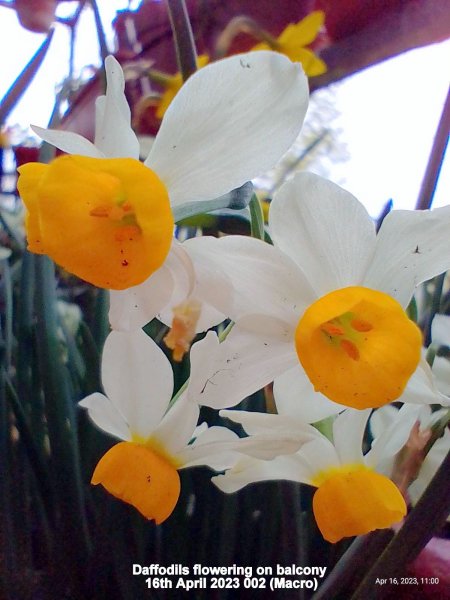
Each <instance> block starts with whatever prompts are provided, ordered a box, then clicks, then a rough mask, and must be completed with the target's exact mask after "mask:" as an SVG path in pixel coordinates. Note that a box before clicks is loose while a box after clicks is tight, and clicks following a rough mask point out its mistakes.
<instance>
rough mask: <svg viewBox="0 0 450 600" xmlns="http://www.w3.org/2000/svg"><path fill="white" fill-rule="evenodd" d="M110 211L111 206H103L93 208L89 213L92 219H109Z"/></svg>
mask: <svg viewBox="0 0 450 600" xmlns="http://www.w3.org/2000/svg"><path fill="white" fill-rule="evenodd" d="M110 211H111V206H108V205H106V204H103V205H102V206H96V207H95V208H93V209H92V210H91V211H89V214H90V215H91V217H109V213H110Z"/></svg>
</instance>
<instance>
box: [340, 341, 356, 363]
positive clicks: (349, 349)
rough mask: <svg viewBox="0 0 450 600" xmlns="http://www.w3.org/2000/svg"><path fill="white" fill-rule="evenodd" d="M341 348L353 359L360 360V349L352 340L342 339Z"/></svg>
mask: <svg viewBox="0 0 450 600" xmlns="http://www.w3.org/2000/svg"><path fill="white" fill-rule="evenodd" d="M341 348H342V350H344V352H345V353H346V354H347V356H349V357H350V358H351V359H352V360H359V350H358V348H357V346H356V344H354V343H353V342H351V341H350V340H341Z"/></svg>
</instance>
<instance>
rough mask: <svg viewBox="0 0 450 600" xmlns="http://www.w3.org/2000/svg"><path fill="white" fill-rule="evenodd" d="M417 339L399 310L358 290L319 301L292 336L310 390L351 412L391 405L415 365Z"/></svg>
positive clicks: (385, 297) (389, 301)
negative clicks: (293, 336) (350, 408)
mask: <svg viewBox="0 0 450 600" xmlns="http://www.w3.org/2000/svg"><path fill="white" fill-rule="evenodd" d="M421 342H422V340H421V333H420V330H419V329H418V327H417V326H416V325H415V324H414V323H413V322H412V321H410V320H409V319H408V317H407V315H406V313H405V311H404V310H403V308H402V307H401V306H400V304H399V303H398V302H397V301H396V300H394V299H393V298H391V297H390V296H388V295H387V294H384V293H383V292H379V291H376V290H370V289H368V288H363V287H356V286H355V287H348V288H343V289H340V290H336V291H334V292H331V293H329V294H327V295H326V296H323V297H321V298H319V300H317V301H316V302H314V304H312V305H311V306H310V307H309V308H308V309H307V310H306V311H305V313H304V315H303V316H302V317H301V319H300V321H299V323H298V325H297V329H296V332H295V346H296V350H297V354H298V357H299V360H300V362H301V364H302V366H303V368H304V369H305V371H306V374H307V375H308V377H309V379H310V381H311V383H312V384H313V386H314V389H315V390H316V391H317V392H321V393H322V394H324V395H325V396H327V397H328V398H329V399H330V400H333V401H334V402H338V403H339V404H343V405H345V406H351V407H353V408H360V409H362V408H375V407H378V406H383V405H384V404H387V403H388V402H392V401H393V400H395V399H397V398H398V397H399V396H400V395H401V394H402V393H403V390H404V388H405V386H406V384H407V383H408V380H409V378H410V377H411V375H412V374H413V373H414V371H415V369H416V368H417V365H418V363H419V359H420V348H421Z"/></svg>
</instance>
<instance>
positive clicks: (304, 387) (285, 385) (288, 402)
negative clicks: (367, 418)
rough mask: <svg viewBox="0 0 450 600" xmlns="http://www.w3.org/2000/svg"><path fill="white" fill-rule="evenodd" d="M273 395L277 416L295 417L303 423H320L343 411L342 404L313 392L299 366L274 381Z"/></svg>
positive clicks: (310, 384)
mask: <svg viewBox="0 0 450 600" xmlns="http://www.w3.org/2000/svg"><path fill="white" fill-rule="evenodd" d="M273 395H274V398H275V404H276V405H277V410H278V412H279V414H281V415H287V416H289V415H290V416H291V417H296V418H297V419H300V420H301V421H304V422H305V423H315V422H316V421H321V420H322V419H325V418H327V417H330V416H331V415H336V414H338V413H340V412H341V411H342V409H343V407H342V404H337V403H336V402H332V401H331V400H329V399H328V398H326V397H325V396H324V395H323V394H320V393H318V392H316V391H314V388H313V386H312V383H311V382H310V380H309V379H308V376H307V375H306V373H305V371H304V370H303V368H302V367H301V365H300V364H297V365H295V367H293V368H292V369H289V371H286V372H285V373H283V374H282V375H280V376H279V377H277V378H276V379H275V381H274V383H273Z"/></svg>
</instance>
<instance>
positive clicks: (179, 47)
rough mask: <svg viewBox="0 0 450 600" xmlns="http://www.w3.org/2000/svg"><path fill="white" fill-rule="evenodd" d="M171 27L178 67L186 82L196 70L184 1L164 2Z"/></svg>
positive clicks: (195, 54) (192, 37)
mask: <svg viewBox="0 0 450 600" xmlns="http://www.w3.org/2000/svg"><path fill="white" fill-rule="evenodd" d="M166 2H167V10H168V12H169V18H170V24H171V26H172V32H173V38H174V42H175V50H176V54H177V62H178V67H179V70H180V73H181V76H182V78H183V81H186V80H187V79H188V78H189V77H190V76H191V75H192V73H195V71H196V70H197V52H196V50H195V43H194V36H193V34H192V28H191V23H190V21H189V16H188V12H187V9H186V4H185V2H184V0H166Z"/></svg>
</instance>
